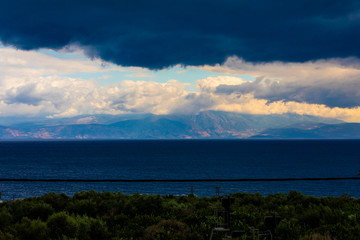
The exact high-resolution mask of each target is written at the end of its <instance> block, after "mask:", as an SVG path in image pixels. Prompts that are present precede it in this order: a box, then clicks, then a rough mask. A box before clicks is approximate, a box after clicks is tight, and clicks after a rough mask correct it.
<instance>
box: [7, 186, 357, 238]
mask: <svg viewBox="0 0 360 240" xmlns="http://www.w3.org/2000/svg"><path fill="white" fill-rule="evenodd" d="M231 197H233V198H234V199H235V202H234V204H233V205H232V206H231V210H232V212H231V219H232V228H233V229H238V230H245V235H244V236H243V237H242V239H252V231H251V230H250V229H249V227H256V228H260V229H261V228H263V224H264V220H263V219H264V216H266V215H273V214H274V213H275V214H277V215H280V216H282V220H281V222H280V223H279V225H278V227H277V229H276V231H277V235H278V239H283V240H291V239H337V240H351V239H360V200H359V199H355V198H351V197H349V196H346V195H344V196H342V197H338V198H334V197H324V198H316V197H311V196H305V195H303V194H301V193H298V192H290V193H289V194H280V193H279V194H274V195H268V196H262V195H260V194H248V193H236V194H232V195H231ZM221 208H222V206H221V202H220V199H219V197H201V198H200V197H196V196H180V197H178V196H160V195H141V194H133V195H125V194H123V193H114V192H102V193H99V192H95V191H89V192H79V193H76V194H75V195H74V196H73V197H69V196H67V195H65V194H55V193H49V194H46V195H44V196H41V197H34V198H27V199H24V200H17V201H8V202H4V203H2V204H0V240H3V239H9V240H10V239H26V240H32V239H79V240H90V239H104V240H106V239H109V240H110V239H209V236H210V233H211V229H212V228H213V227H214V226H215V225H216V221H217V220H216V219H215V218H214V217H211V216H213V213H214V209H221ZM215 237H217V239H220V238H219V237H220V236H219V235H216V236H215Z"/></svg>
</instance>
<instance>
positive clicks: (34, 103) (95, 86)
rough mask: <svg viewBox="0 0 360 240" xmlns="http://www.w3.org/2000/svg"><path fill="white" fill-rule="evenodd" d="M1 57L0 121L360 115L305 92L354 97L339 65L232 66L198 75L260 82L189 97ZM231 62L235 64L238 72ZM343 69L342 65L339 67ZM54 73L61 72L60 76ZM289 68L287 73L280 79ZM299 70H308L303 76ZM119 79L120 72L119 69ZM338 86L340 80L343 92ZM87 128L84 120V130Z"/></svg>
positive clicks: (48, 61) (84, 64)
mask: <svg viewBox="0 0 360 240" xmlns="http://www.w3.org/2000/svg"><path fill="white" fill-rule="evenodd" d="M0 52H2V53H3V54H0V62H2V64H0V70H1V71H0V73H2V75H1V74H0V114H1V116H18V117H26V116H37V117H50V118H54V117H72V116H79V115H92V114H123V113H153V114H196V113H198V112H200V111H205V110H219V111H231V112H239V113H248V114H283V113H297V114H308V115H315V116H321V117H332V118H338V119H341V120H344V121H350V122H359V121H360V120H359V119H360V108H359V107H358V105H356V103H355V102H354V103H353V105H354V106H353V107H351V108H350V107H342V106H330V104H324V103H325V102H327V103H328V102H329V99H330V98H329V97H328V96H325V97H324V96H323V95H321V94H320V93H316V92H314V90H312V91H313V92H311V87H310V86H311V85H313V86H318V87H319V88H320V90H321V91H320V92H324V89H325V88H327V89H329V91H330V90H331V91H333V94H338V95H339V96H342V95H345V93H343V92H341V91H342V90H344V89H349V91H350V92H348V94H354V92H355V91H357V89H359V88H357V86H358V85H357V84H358V82H357V81H356V79H357V77H358V74H359V73H358V72H359V70H358V68H357V65H356V61H350V60H346V61H345V59H342V60H341V61H340V60H336V61H335V60H331V61H319V62H311V63H303V64H300V63H298V64H292V65H288V64H284V63H281V62H277V63H269V64H272V65H273V67H272V68H268V65H267V64H253V63H251V64H250V63H247V62H244V61H243V60H240V59H229V62H231V63H232V65H226V64H225V65H215V66H203V68H204V69H207V70H211V71H218V72H223V73H225V72H227V71H230V72H232V74H249V75H251V76H254V77H257V79H256V80H255V81H248V80H244V79H242V78H240V77H235V76H217V77H208V78H204V79H199V80H198V81H197V82H196V85H195V88H197V91H190V90H187V86H188V85H189V84H187V83H181V82H179V81H177V80H175V79H173V80H168V81H167V82H164V83H159V82H155V81H135V80H131V79H130V80H122V81H119V82H117V83H112V84H99V81H98V80H96V79H81V78H75V77H68V76H64V75H63V74H62V72H63V71H64V72H66V73H76V72H81V71H82V70H84V69H86V71H88V72H96V73H98V72H102V73H103V76H107V74H108V72H106V69H104V68H103V67H102V64H101V62H92V61H90V60H84V59H80V60H79V59H77V60H76V59H62V58H56V57H53V56H49V55H46V54H43V53H38V52H37V53H36V52H26V51H21V50H14V49H0ZM28 54H30V55H28ZM236 61H239V62H238V64H236ZM344 61H345V62H347V63H346V64H344V63H340V62H344ZM349 62H352V63H351V64H350V63H349ZM68 63H71V64H70V65H71V66H69V65H68ZM56 66H63V67H62V68H61V69H60V70H59V69H58V68H57V67H56ZM289 68H290V69H291V71H290V70H289V71H285V70H286V69H289ZM107 69H110V70H111V71H114V70H116V68H107ZM269 69H272V72H271V71H269ZM274 69H278V70H277V71H274ZM303 69H306V71H305V72H306V73H304V71H303ZM318 69H320V70H318ZM324 69H327V70H329V71H330V70H331V71H330V72H332V75H331V76H334V78H329V76H328V72H327V71H321V70H324ZM139 70H140V69H135V72H138V71H139ZM118 71H123V69H122V68H119V69H118ZM250 73H251V74H250ZM304 74H307V75H308V76H312V79H316V80H313V81H314V82H315V83H316V84H315V83H314V82H312V81H311V80H307V78H304V79H306V81H305V80H304V81H302V79H303V76H304ZM155 75H156V74H155ZM103 76H99V78H102V77H103ZM261 76H263V77H261ZM288 76H289V78H287V77H288ZM154 78H156V76H155V77H154ZM339 79H343V81H342V83H344V86H342V85H341V84H340V82H339ZM351 82H354V85H353V86H352V88H348V87H347V86H348V84H349V83H351ZM307 88H309V89H307ZM315 89H316V88H315ZM339 90H340V91H339ZM291 94H294V95H291ZM295 94H297V95H296V96H295ZM306 94H308V95H306ZM311 96H312V97H313V98H314V99H316V98H315V97H317V98H318V99H316V101H313V102H311V100H309V99H307V98H310V97H311ZM353 97H354V96H353ZM342 98H343V100H344V106H348V105H350V104H349V99H348V98H346V96H342ZM345 103H346V104H345ZM337 105H339V104H338V103H337ZM88 120H89V119H86V118H85V119H84V121H85V122H86V121H88Z"/></svg>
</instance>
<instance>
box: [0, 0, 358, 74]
mask: <svg viewBox="0 0 360 240" xmlns="http://www.w3.org/2000/svg"><path fill="white" fill-rule="evenodd" d="M359 29H360V1H358V0H343V1H331V0H319V1H314V0H302V1H268V0H245V1H242V0H221V1H220V0H219V1H211V0H182V1H169V0H153V1H148V0H146V1H145V0H131V1H128V0H126V1H124V0H101V1H100V0H99V1H95V0H72V1H66V0H51V1H48V0H33V1H28V0H15V1H14V0H5V1H2V2H1V6H0V40H1V41H2V42H3V43H5V44H10V45H14V46H16V47H18V48H21V49H29V50H30V49H37V48H41V47H46V48H53V49H59V48H62V47H63V46H65V45H68V44H71V43H76V44H80V45H82V46H84V47H86V49H87V54H88V55H89V56H91V57H100V58H102V59H104V60H107V61H111V62H114V63H117V64H121V65H124V66H143V67H149V68H162V67H166V66H170V65H174V64H179V63H180V64H185V65H202V64H214V63H221V62H223V61H224V60H225V59H226V57H228V56H231V55H237V56H239V57H242V58H244V59H245V60H247V61H254V62H258V61H274V60H281V61H307V60H312V59H320V58H330V57H347V56H357V57H360V45H359V44H358V43H359V42H360V31H359Z"/></svg>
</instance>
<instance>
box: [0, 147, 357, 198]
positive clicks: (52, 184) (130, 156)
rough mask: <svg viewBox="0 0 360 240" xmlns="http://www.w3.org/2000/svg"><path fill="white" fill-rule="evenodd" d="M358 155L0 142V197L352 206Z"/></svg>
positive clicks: (333, 150)
mask: <svg viewBox="0 0 360 240" xmlns="http://www.w3.org/2000/svg"><path fill="white" fill-rule="evenodd" d="M359 147H360V141H359V140H91V141H84V140H82V141H68V140H67V141H54V140H52V141H28V140H27V141H0V164H1V169H0V179H2V181H0V192H2V200H5V201H6V200H11V199H16V198H26V197H33V196H40V195H43V194H46V193H49V192H56V193H65V194H67V195H73V194H74V193H75V192H79V191H88V190H92V189H93V190H95V191H115V192H119V191H120V192H124V193H126V194H132V193H141V194H161V195H166V194H172V195H184V194H190V193H194V194H196V195H198V196H213V195H216V194H217V192H219V193H220V194H222V195H225V194H229V193H234V192H248V193H260V194H263V195H268V194H274V193H288V192H289V191H299V192H302V193H304V194H307V195H313V196H319V197H320V196H334V197H335V196H341V195H343V194H348V195H350V196H353V197H357V198H358V197H360V194H359V190H360V188H359V181H358V179H357V174H358V171H359V169H360V161H359V154H358V149H359ZM322 178H324V179H327V180H321V179H322ZM329 178H334V179H331V180H329ZM343 178H348V179H343ZM351 178H353V179H351ZM6 179H8V181H5V180H6ZM11 179H13V180H17V181H9V180H11ZM24 179H27V180H31V181H21V180H24ZM232 179H234V181H231V180H232ZM240 179H243V180H244V179H245V180H246V179H247V180H251V179H257V180H258V181H239V180H240ZM261 179H267V180H269V179H288V180H287V181H261ZM294 179H295V180H296V181H294ZM299 179H303V180H299ZM34 180H41V181H34ZM46 180H50V181H46ZM51 180H59V181H51ZM68 180H75V181H68ZM80 180H85V181H80ZM86 180H95V181H86ZM102 180H108V181H102ZM116 180H125V181H116ZM128 180H130V181H128ZM138 180H154V181H138ZM166 180H178V181H171V182H167V181H166ZM182 180H183V181H182ZM191 180H200V181H191ZM201 180H212V181H201ZM222 180H223V181H222ZM235 180H236V181H235ZM290 180H291V181H290Z"/></svg>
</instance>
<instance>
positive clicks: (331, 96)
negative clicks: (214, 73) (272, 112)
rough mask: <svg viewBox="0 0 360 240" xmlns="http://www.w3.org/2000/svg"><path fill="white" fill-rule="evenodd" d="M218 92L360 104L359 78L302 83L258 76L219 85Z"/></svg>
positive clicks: (347, 104)
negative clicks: (253, 78) (235, 83)
mask: <svg viewBox="0 0 360 240" xmlns="http://www.w3.org/2000/svg"><path fill="white" fill-rule="evenodd" d="M216 93H218V94H231V93H235V94H248V93H251V94H253V95H254V97H255V98H257V99H266V100H268V101H270V102H276V101H285V102H288V101H295V102H306V103H313V104H324V105H326V106H329V107H347V108H352V107H357V106H359V105H360V81H358V80H353V81H348V82H347V83H346V84H344V83H343V82H341V81H334V82H325V83H324V82H322V83H316V82H314V83H313V84H312V85H304V84H301V83H298V82H277V81H271V80H268V79H267V80H264V79H263V78H258V79H257V80H256V81H254V82H247V83H244V84H241V85H236V86H234V85H220V86H218V87H217V88H216Z"/></svg>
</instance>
